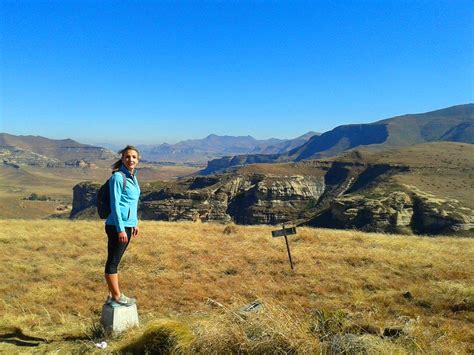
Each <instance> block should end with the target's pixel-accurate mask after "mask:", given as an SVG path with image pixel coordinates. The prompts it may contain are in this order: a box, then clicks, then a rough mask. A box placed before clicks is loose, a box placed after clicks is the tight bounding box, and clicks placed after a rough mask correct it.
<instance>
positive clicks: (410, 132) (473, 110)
mask: <svg viewBox="0 0 474 355" xmlns="http://www.w3.org/2000/svg"><path fill="white" fill-rule="evenodd" d="M435 141H455V142H462V143H471V144H472V143H474V104H466V105H458V106H452V107H448V108H445V109H441V110H436V111H431V112H426V113H420V114H408V115H403V116H397V117H392V118H388V119H384V120H380V121H377V122H374V123H370V124H353V125H343V126H339V127H336V128H334V129H333V130H331V131H328V132H325V133H323V134H321V135H320V136H314V137H312V138H311V139H309V140H308V141H307V142H306V143H305V144H303V145H301V146H300V147H297V148H294V149H292V150H290V151H288V152H286V153H283V154H274V155H268V156H265V155H241V156H236V157H232V158H230V157H224V158H222V159H216V160H211V161H209V162H208V166H207V168H206V169H205V170H203V171H202V173H203V174H211V173H213V172H215V171H218V170H221V169H224V168H227V167H230V166H236V165H244V164H252V163H269V162H285V161H301V160H308V159H318V158H323V157H331V156H336V155H339V154H341V153H343V152H345V151H347V150H351V149H355V148H357V149H361V148H367V147H370V149H374V150H376V151H380V150H385V149H393V148H400V147H404V146H409V145H414V144H420V143H425V142H435Z"/></svg>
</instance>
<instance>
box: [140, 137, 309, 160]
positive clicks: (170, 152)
mask: <svg viewBox="0 0 474 355" xmlns="http://www.w3.org/2000/svg"><path fill="white" fill-rule="evenodd" d="M315 135H318V133H316V132H308V133H306V134H304V135H302V136H299V137H296V138H293V139H277V138H270V139H264V140H258V139H255V138H254V137H252V136H218V135H216V134H210V135H208V136H207V137H205V138H202V139H188V140H184V141H181V142H178V143H176V144H167V143H163V144H159V145H138V146H137V148H138V149H140V152H141V155H142V157H143V159H145V160H147V161H156V162H163V161H167V162H201V163H206V162H207V161H208V160H211V159H214V158H220V157H223V156H226V155H238V154H257V153H263V154H282V153H285V152H287V151H288V150H291V149H293V148H296V147H299V146H301V145H302V144H304V143H306V142H307V141H308V139H310V138H311V137H313V136H315Z"/></svg>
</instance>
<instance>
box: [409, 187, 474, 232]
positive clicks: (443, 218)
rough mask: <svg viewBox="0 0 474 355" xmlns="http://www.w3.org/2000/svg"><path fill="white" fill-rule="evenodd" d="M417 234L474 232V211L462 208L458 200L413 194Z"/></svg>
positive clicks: (414, 224)
mask: <svg viewBox="0 0 474 355" xmlns="http://www.w3.org/2000/svg"><path fill="white" fill-rule="evenodd" d="M413 208H414V216H413V217H414V218H413V223H412V227H413V230H414V231H415V232H418V233H428V234H451V233H458V234H463V233H464V232H468V231H471V230H474V211H473V210H471V209H469V208H466V207H463V206H460V204H459V202H458V201H457V200H453V199H440V198H437V197H435V196H433V195H430V194H426V193H420V192H418V193H414V194H413Z"/></svg>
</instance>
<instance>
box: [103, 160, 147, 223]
mask: <svg viewBox="0 0 474 355" xmlns="http://www.w3.org/2000/svg"><path fill="white" fill-rule="evenodd" d="M119 171H120V172H122V173H123V174H125V177H126V178H127V184H126V186H125V190H124V189H123V175H122V174H121V173H120V172H119ZM119 171H116V172H115V173H114V174H113V175H112V177H111V178H110V181H109V189H110V209H111V211H112V212H111V213H110V215H109V217H107V219H106V221H105V224H109V225H113V226H115V227H116V228H117V232H123V231H125V227H135V226H137V225H138V216H137V210H138V199H139V197H140V186H139V185H138V180H137V178H136V176H135V175H136V170H135V174H134V175H132V174H131V173H130V171H128V169H127V168H126V167H125V166H124V165H122V166H120V169H119Z"/></svg>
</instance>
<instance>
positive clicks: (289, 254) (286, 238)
mask: <svg viewBox="0 0 474 355" xmlns="http://www.w3.org/2000/svg"><path fill="white" fill-rule="evenodd" d="M283 231H284V232H283V233H284V236H285V242H286V250H287V251H288V259H290V266H291V270H294V269H295V268H294V266H293V260H291V251H290V244H288V237H287V235H286V231H285V224H283Z"/></svg>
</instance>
